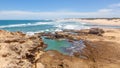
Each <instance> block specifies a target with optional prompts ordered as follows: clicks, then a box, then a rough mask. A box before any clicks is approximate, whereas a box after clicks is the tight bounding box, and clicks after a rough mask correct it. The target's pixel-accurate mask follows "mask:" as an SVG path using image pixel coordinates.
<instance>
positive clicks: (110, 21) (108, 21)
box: [66, 18, 120, 26]
mask: <svg viewBox="0 0 120 68" xmlns="http://www.w3.org/2000/svg"><path fill="white" fill-rule="evenodd" d="M66 20H67V19H66ZM68 20H73V21H77V22H86V23H92V24H98V25H115V26H120V18H115V19H114V18H102V19H100V18H97V19H96V18H79V19H77V18H76V19H68Z"/></svg>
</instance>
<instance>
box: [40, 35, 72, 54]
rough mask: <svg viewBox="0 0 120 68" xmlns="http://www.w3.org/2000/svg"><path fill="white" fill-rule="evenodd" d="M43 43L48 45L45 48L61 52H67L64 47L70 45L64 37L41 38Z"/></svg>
mask: <svg viewBox="0 0 120 68" xmlns="http://www.w3.org/2000/svg"><path fill="white" fill-rule="evenodd" d="M42 39H43V41H44V43H45V44H47V45H48V47H47V48H46V49H45V50H56V51H59V52H61V53H63V54H69V52H66V51H65V50H64V49H66V48H69V47H71V43H69V42H68V41H67V40H65V39H61V40H57V39H46V38H44V37H43V38H42Z"/></svg>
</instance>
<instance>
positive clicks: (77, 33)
mask: <svg viewBox="0 0 120 68" xmlns="http://www.w3.org/2000/svg"><path fill="white" fill-rule="evenodd" d="M115 30H116V29H115ZM115 30H112V29H111V30H110V29H99V28H91V29H83V30H64V31H60V32H55V33H36V34H35V35H32V36H30V35H26V34H24V33H22V32H8V31H4V30H0V61H1V62H0V68H119V67H120V50H119V48H120V42H119V41H120V39H119V37H120V36H119V35H117V34H119V33H120V30H119V29H118V30H116V32H115ZM110 34H111V36H110ZM116 35H117V36H116ZM42 36H45V37H46V38H48V39H68V40H69V42H71V43H73V46H75V47H74V48H72V49H68V51H70V52H71V54H72V55H63V54H61V53H59V52H57V51H54V50H50V51H45V50H44V49H45V48H46V47H47V46H46V44H45V43H44V41H43V40H42V38H41V37H42Z"/></svg>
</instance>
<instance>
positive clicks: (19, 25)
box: [0, 22, 52, 28]
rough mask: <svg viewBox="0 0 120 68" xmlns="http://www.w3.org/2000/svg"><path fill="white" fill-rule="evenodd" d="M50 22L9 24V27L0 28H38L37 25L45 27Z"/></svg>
mask: <svg viewBox="0 0 120 68" xmlns="http://www.w3.org/2000/svg"><path fill="white" fill-rule="evenodd" d="M51 23H52V22H36V23H26V24H11V25H2V26H0V28H11V27H27V26H38V25H47V24H51Z"/></svg>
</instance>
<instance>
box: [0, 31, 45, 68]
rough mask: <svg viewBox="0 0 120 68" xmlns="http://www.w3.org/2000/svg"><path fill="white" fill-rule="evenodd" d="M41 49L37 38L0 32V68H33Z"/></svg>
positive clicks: (41, 45)
mask: <svg viewBox="0 0 120 68" xmlns="http://www.w3.org/2000/svg"><path fill="white" fill-rule="evenodd" d="M43 49H44V43H43V41H42V39H40V38H38V37H37V36H28V35H25V34H23V33H21V32H7V31H3V30H0V68H34V67H35V63H36V60H37V58H36V56H37V55H38V54H41V53H42V51H43Z"/></svg>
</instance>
